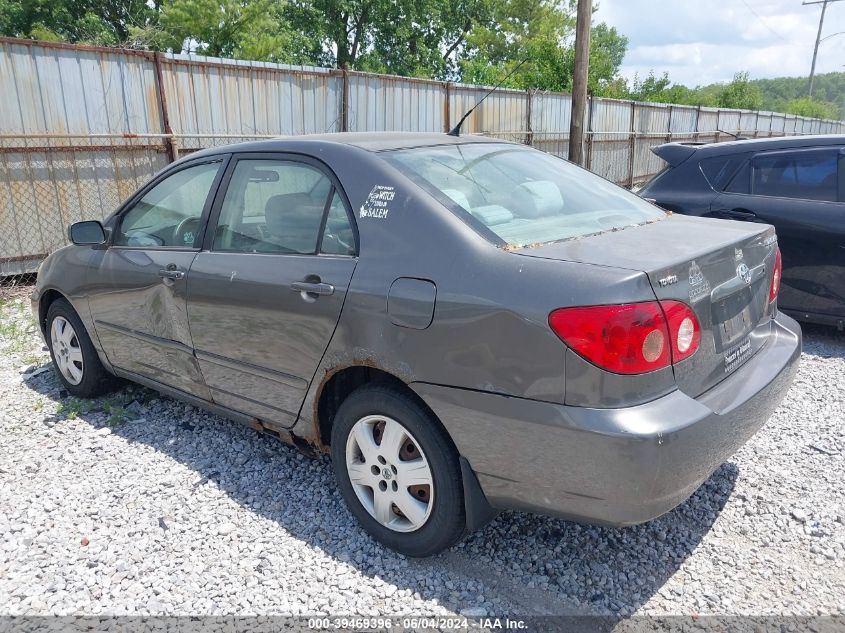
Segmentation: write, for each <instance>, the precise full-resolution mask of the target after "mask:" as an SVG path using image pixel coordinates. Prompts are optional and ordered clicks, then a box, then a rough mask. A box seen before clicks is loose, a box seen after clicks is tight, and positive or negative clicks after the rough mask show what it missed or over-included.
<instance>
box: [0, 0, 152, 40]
mask: <svg viewBox="0 0 845 633" xmlns="http://www.w3.org/2000/svg"><path fill="white" fill-rule="evenodd" d="M156 13H157V5H156V4H154V3H150V4H148V3H147V2H146V1H145V0H0V34H3V35H11V36H13V37H31V38H34V39H49V40H64V41H69V42H84V43H91V44H101V45H116V44H119V43H122V42H124V41H126V40H127V38H128V36H129V32H130V29H132V28H133V27H140V26H144V25H145V24H147V23H148V22H149V21H150V20H154V19H155V17H156Z"/></svg>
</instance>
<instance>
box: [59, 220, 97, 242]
mask: <svg viewBox="0 0 845 633" xmlns="http://www.w3.org/2000/svg"><path fill="white" fill-rule="evenodd" d="M67 233H68V237H70V241H71V242H73V243H74V244H78V245H79V246H91V245H94V244H102V243H103V242H105V241H106V231H105V229H104V228H103V225H102V223H101V222H100V221H99V220H85V221H84V222H74V223H73V224H71V225H70V228H69V229H68V232H67Z"/></svg>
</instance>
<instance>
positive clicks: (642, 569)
mask: <svg viewBox="0 0 845 633" xmlns="http://www.w3.org/2000/svg"><path fill="white" fill-rule="evenodd" d="M24 384H25V385H26V386H27V387H28V388H29V389H32V390H35V391H37V392H39V393H40V394H42V395H43V396H45V397H47V398H49V399H51V400H53V401H56V402H60V403H62V405H63V406H62V408H63V410H64V412H65V413H64V414H62V415H67V412H68V411H69V410H71V409H73V408H74V407H76V408H77V409H78V407H79V406H80V402H81V401H78V400H77V401H74V400H73V399H69V398H67V396H66V392H64V391H63V390H62V389H61V385H60V383H59V382H58V380H57V378H56V377H55V375H54V374H53V372H52V371H48V372H45V373H42V374H41V375H39V376H35V377H31V378H29V379H28V380H27V381H26V382H25V383H24ZM120 398H122V399H123V401H124V402H131V401H132V400H135V399H137V400H138V401H139V402H143V401H144V400H145V399H146V400H148V401H149V400H150V399H154V400H152V402H148V403H147V404H139V406H138V407H135V408H136V410H137V409H139V408H140V409H142V413H140V415H142V416H143V417H144V418H145V422H144V423H142V424H141V423H119V424H117V425H115V426H113V427H112V433H113V434H115V435H117V436H120V437H122V438H124V439H125V440H127V441H128V442H130V443H135V442H140V443H143V444H145V445H147V446H149V447H151V448H153V449H155V450H156V451H158V452H160V453H162V454H165V455H167V456H169V457H170V458H172V459H174V460H176V461H178V462H180V463H182V464H184V465H185V466H187V467H189V468H191V469H192V470H194V471H195V472H196V473H197V474H198V475H199V483H198V484H195V486H196V485H202V484H204V483H205V482H207V481H213V482H214V483H215V484H216V485H217V486H218V488H219V489H220V490H222V491H223V492H225V493H226V494H227V495H229V496H230V497H231V498H232V499H234V500H236V501H237V502H238V503H239V504H241V505H242V506H243V507H244V508H246V509H248V510H249V511H251V512H253V513H255V514H256V515H258V516H263V517H266V518H268V519H271V520H272V521H274V522H276V523H277V524H279V525H280V526H282V527H283V528H284V529H285V530H286V531H288V532H289V533H290V534H292V535H294V536H295V537H297V538H299V539H301V540H302V541H304V542H306V543H308V544H310V545H312V546H314V547H318V548H320V549H321V550H323V551H324V552H326V553H327V554H328V555H330V556H332V557H334V558H336V559H338V560H341V561H344V562H347V563H348V564H350V565H353V566H354V567H356V568H357V569H358V570H359V571H360V572H361V573H363V574H366V575H369V576H376V575H378V576H379V577H380V578H382V579H383V580H385V581H387V582H389V583H392V584H394V585H397V586H398V587H399V589H400V590H401V589H409V590H410V591H411V592H412V593H419V594H420V596H421V597H422V598H425V599H429V600H430V599H434V598H436V599H437V600H438V601H439V603H440V604H442V605H444V606H447V607H449V608H451V609H454V610H456V611H459V610H461V609H464V608H467V607H480V608H482V609H485V610H487V611H491V610H492V609H493V605H494V604H495V605H501V604H509V605H512V608H513V613H512V614H513V615H523V616H527V615H548V614H589V613H603V614H619V615H624V614H628V613H631V612H633V611H634V610H636V609H637V608H638V607H640V606H641V605H643V604H644V603H645V602H646V601H647V600H648V599H649V598H650V597H651V596H652V595H653V594H655V593H656V592H657V591H659V590H660V588H661V587H662V586H663V584H664V583H665V582H666V580H667V579H668V578H669V577H670V576H672V575H673V574H674V573H675V571H676V570H677V569H678V568H679V566H680V565H681V564H682V563H683V562H684V560H685V559H686V558H687V557H688V556H689V555H690V554H691V553H692V552H693V550H695V548H696V546H697V545H698V543H699V542H700V541H701V539H702V538H703V537H704V535H705V534H706V533H707V532H708V531H709V530H710V528H711V526H712V524H713V522H714V521H715V519H716V517H717V516H718V514H719V512H720V511H721V510H722V508H723V506H724V504H725V503H726V501H727V499H728V498H729V496H730V494H731V491H732V490H733V487H734V483H735V481H736V478H737V475H738V468H737V467H736V466H735V465H734V464H732V463H727V464H724V465H723V466H721V467H720V468H719V469H718V470H717V471H716V472H715V473H714V474H713V475H712V476H711V477H710V479H708V480H707V481H706V482H705V483H704V484H703V485H702V486H701V488H700V489H699V490H698V491H696V493H695V494H694V495H693V496H692V497H691V499H690V500H688V501H687V502H686V503H684V504H682V505H681V506H680V507H678V508H676V509H675V510H674V511H672V512H670V513H669V514H667V515H665V516H663V517H661V518H659V519H656V520H654V521H651V522H649V523H647V524H645V525H640V526H636V527H632V528H624V529H608V528H598V527H591V526H583V525H578V524H575V523H571V522H568V521H564V520H560V519H554V518H549V517H543V516H539V515H531V514H526V513H518V512H506V513H503V514H501V515H500V516H499V517H497V518H496V519H495V520H494V521H493V522H492V523H491V524H489V525H488V526H487V527H486V528H484V529H483V530H481V531H480V532H477V533H475V534H472V535H469V536H468V537H467V538H466V539H465V540H464V541H463V542H462V543H461V544H459V545H457V546H455V547H453V548H452V549H451V550H449V551H448V552H446V553H444V554H441V555H439V556H437V557H434V558H431V559H427V560H408V561H405V560H404V559H403V557H401V556H398V555H397V554H394V553H393V552H391V551H389V550H386V549H384V548H382V547H381V546H379V545H378V544H376V543H374V542H373V541H371V540H370V539H369V538H368V537H367V536H366V535H365V534H364V533H363V531H362V530H361V529H360V528H358V527H357V524H356V523H355V522H354V519H353V518H352V516H351V515H350V514H349V513H348V512H347V510H346V509H345V507H344V506H343V503H342V500H341V498H340V495H339V494H337V493H336V492H335V489H334V482H333V479H332V474H331V467H330V463H329V461H328V459H327V458H322V459H320V460H317V461H314V460H310V459H308V458H304V457H302V456H301V455H300V454H299V453H298V452H297V451H296V450H295V449H293V448H291V447H288V446H287V445H285V444H282V443H280V442H279V441H278V440H275V439H273V438H270V437H267V436H265V435H262V434H259V433H257V432H255V431H253V430H251V429H248V428H246V427H242V426H240V425H238V424H236V423H230V422H225V421H223V420H222V419H221V418H219V417H216V416H213V415H210V414H207V413H205V412H201V411H200V410H198V409H194V408H193V407H189V406H186V405H183V404H181V403H177V402H176V401H173V400H171V399H169V398H166V397H164V396H158V394H155V393H154V392H151V391H149V390H146V389H143V388H141V387H135V386H129V387H126V388H124V389H123V390H122V391H120V392H118V393H117V394H116V397H113V398H112V399H111V400H110V401H109V400H108V397H107V398H104V399H101V400H99V401H93V402H92V404H91V405H86V407H88V408H87V409H85V410H83V411H81V412H79V413H78V416H79V419H81V420H84V421H85V422H86V423H88V424H91V426H92V427H94V428H102V427H105V426H107V425H109V424H114V423H115V420H114V402H115V400H116V399H118V400H119V399H120ZM109 402H111V403H112V404H111V405H109ZM147 405H149V408H148V406H147ZM74 410H76V409H74ZM56 420H58V421H56ZM53 422H55V423H57V424H61V423H62V422H61V415H60V416H59V417H57V418H55V419H54V420H53ZM315 490H320V491H321V492H322V491H323V490H325V492H327V494H323V495H322V496H320V497H319V498H315V494H314V493H315ZM435 572H436V573H437V574H440V575H441V576H442V577H443V578H445V579H448V582H447V583H441V584H432V583H428V582H427V581H426V578H429V577H430V576H431V574H432V573H435ZM491 615H503V614H502V613H498V612H497V613H495V614H494V613H492V612H491Z"/></svg>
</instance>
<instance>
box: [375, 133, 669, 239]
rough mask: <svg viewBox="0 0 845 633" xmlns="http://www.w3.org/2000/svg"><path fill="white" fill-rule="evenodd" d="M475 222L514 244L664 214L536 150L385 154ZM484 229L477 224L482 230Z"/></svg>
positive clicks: (493, 146) (461, 148)
mask: <svg viewBox="0 0 845 633" xmlns="http://www.w3.org/2000/svg"><path fill="white" fill-rule="evenodd" d="M384 155H385V156H386V157H387V160H388V161H389V162H391V163H393V164H394V165H396V166H397V167H398V168H399V169H401V170H402V171H403V172H405V173H406V174H409V175H410V176H411V178H413V179H414V180H415V181H417V182H419V184H420V185H421V186H423V188H425V189H427V190H428V191H429V192H430V193H432V195H434V196H435V197H436V198H437V199H438V200H440V201H441V202H443V203H444V204H446V205H447V206H448V207H450V208H451V209H452V210H453V211H455V212H457V213H459V214H461V215H462V216H463V217H464V219H469V218H468V217H467V215H468V216H471V218H473V219H474V220H472V221H469V224H470V225H471V226H474V225H476V224H477V223H481V224H482V225H483V226H484V227H486V229H487V230H489V231H490V232H492V233H493V234H494V235H495V236H496V237H498V238H499V239H500V240H502V241H504V242H505V243H507V244H509V245H512V246H525V245H529V244H535V243H544V242H554V241H559V240H565V239H570V238H574V237H579V236H582V235H589V234H591V233H602V232H604V231H611V230H616V229H620V228H623V227H627V226H635V225H638V224H644V223H646V222H652V221H654V220H659V219H661V218H663V217H665V213H663V212H662V211H660V209H657V208H656V207H654V206H653V205H651V204H649V203H648V202H646V201H644V200H642V199H640V198H639V197H637V196H636V195H634V194H632V193H630V192H629V191H625V190H624V189H622V188H621V187H617V186H616V185H614V184H613V183H610V182H608V181H607V180H604V179H603V178H601V177H599V176H596V175H595V174H592V173H590V172H588V171H586V170H584V169H581V168H579V167H576V166H575V165H572V164H571V163H568V162H566V161H564V160H561V159H558V158H555V157H553V156H550V155H549V154H544V153H543V152H539V151H537V150H532V149H528V148H525V147H522V146H518V145H510V144H499V143H468V144H465V145H443V146H437V147H422V148H416V149H408V150H399V151H395V152H385V154H384ZM476 228H477V227H476Z"/></svg>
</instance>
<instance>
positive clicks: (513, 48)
mask: <svg viewBox="0 0 845 633" xmlns="http://www.w3.org/2000/svg"><path fill="white" fill-rule="evenodd" d="M574 30H575V13H574V10H573V6H572V4H571V3H569V4H561V3H560V2H557V1H554V0H498V2H497V3H496V4H495V5H494V6H493V15H492V20H491V21H490V22H489V23H488V24H486V25H483V24H478V25H476V27H474V28H473V29H472V31H471V32H470V33H469V34H468V35H467V38H466V47H465V51H464V55H463V57H462V59H461V60H460V62H459V66H460V78H461V80H462V81H465V82H468V83H480V84H488V85H489V84H498V83H499V82H500V81H502V80H503V79H504V78H505V77H507V76H508V74H509V73H511V72H513V75H512V76H511V77H510V78H509V79H508V80H507V82H506V84H505V85H506V86H509V87H512V88H521V89H527V88H538V89H540V90H556V91H565V90H570V89H571V87H572V74H573V71H574V67H575V51H574V46H573V38H574ZM627 45H628V41H627V39H626V38H625V37H624V36H622V35H620V34H619V32H618V31H616V29H615V28H612V27H608V26H607V25H606V24H597V25H595V26H594V27H593V28H592V33H591V42H590V73H589V76H588V86H589V89H590V91H591V92H601V91H603V90H604V89H605V88H609V87H610V86H611V85H612V86H613V87H614V88H615V89H618V87H619V83H618V81H615V80H618V76H617V75H618V70H619V66H620V65H621V64H622V59H623V58H624V56H625V50H626V48H627ZM517 67H518V68H517Z"/></svg>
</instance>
